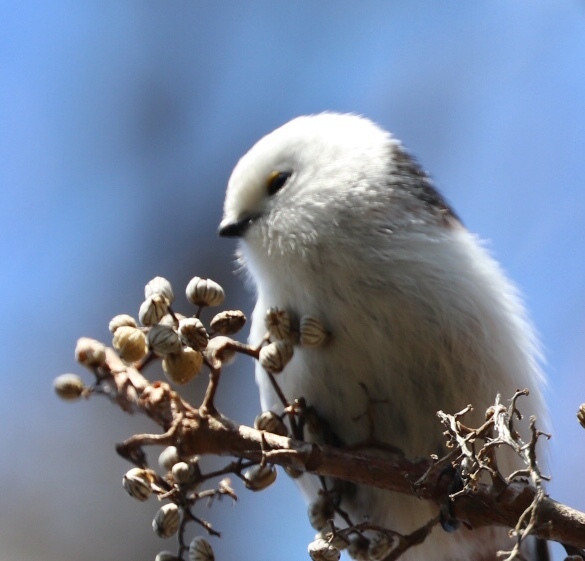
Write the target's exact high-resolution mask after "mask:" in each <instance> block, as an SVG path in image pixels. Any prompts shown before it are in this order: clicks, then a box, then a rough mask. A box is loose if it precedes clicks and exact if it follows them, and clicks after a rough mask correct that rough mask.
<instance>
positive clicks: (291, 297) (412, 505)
mask: <svg viewBox="0 0 585 561" xmlns="http://www.w3.org/2000/svg"><path fill="white" fill-rule="evenodd" d="M224 211H225V213H224V219H223V221H222V224H221V227H220V233H221V234H222V235H226V236H237V237H240V238H241V246H240V249H241V258H242V259H243V262H244V263H245V265H246V267H247V270H248V271H249V274H250V276H251V278H252V279H253V281H254V283H255V286H256V289H257V297H258V301H257V305H256V308H255V310H254V314H253V321H252V328H251V334H250V340H251V342H252V343H256V342H258V341H259V340H260V338H261V337H262V336H263V335H264V333H265V326H264V314H265V312H266V310H267V309H268V308H269V307H271V306H275V307H278V308H283V309H286V310H288V311H289V312H290V313H291V314H293V315H294V316H296V317H297V318H299V317H301V316H303V315H311V316H314V317H317V318H319V320H320V321H321V322H323V324H324V325H325V327H326V328H327V329H328V330H329V331H330V332H331V333H332V339H331V341H330V342H329V343H328V344H327V345H325V346H323V347H318V348H300V347H297V348H295V353H294V357H293V359H292V361H291V362H290V363H289V364H288V365H287V366H286V368H285V370H284V372H283V373H282V374H281V375H279V378H278V381H279V383H280V385H281V388H282V390H283V392H284V394H285V395H286V396H287V397H288V399H290V400H292V399H294V398H297V397H300V396H302V397H304V398H305V399H306V400H307V403H308V404H310V405H313V406H315V407H316V409H317V411H318V413H319V414H320V415H321V416H322V417H323V418H324V419H326V420H327V422H328V423H329V424H330V426H331V428H332V429H333V431H334V432H335V433H336V435H337V436H338V437H339V438H340V439H341V440H342V441H343V442H344V443H345V444H356V443H360V442H363V441H365V440H366V439H367V438H369V437H371V436H373V437H375V438H376V439H378V440H380V441H384V442H386V443H388V444H391V445H393V446H397V447H399V448H401V449H402V450H403V451H404V452H405V454H406V455H407V457H412V458H414V457H416V456H428V455H429V454H432V453H438V452H440V451H441V449H442V447H443V443H444V437H443V436H442V434H441V433H442V429H441V426H440V424H439V422H438V420H437V418H436V416H435V412H436V411H437V410H439V409H442V410H444V411H446V412H455V411H459V410H460V409H462V408H463V407H465V406H466V405H467V404H468V403H472V404H473V405H474V408H475V413H474V417H473V416H472V417H471V418H470V419H469V423H471V424H472V423H473V422H475V423H477V424H479V423H480V422H481V420H482V419H483V415H484V412H485V409H486V408H487V407H488V406H489V405H490V404H492V403H493V402H494V400H495V396H496V394H497V393H500V394H502V396H503V397H504V398H508V397H511V396H512V395H513V393H514V392H515V390H516V389H518V388H524V387H528V388H529V389H530V390H531V399H530V401H529V402H528V403H529V404H530V405H529V407H530V409H531V411H530V412H533V413H537V414H540V413H542V412H543V411H544V406H543V403H542V397H541V393H540V386H541V382H542V375H541V371H540V369H539V365H538V359H539V357H538V348H537V344H536V340H535V337H534V333H533V330H532V328H531V326H530V324H529V323H528V321H527V319H526V315H525V312H524V309H523V306H522V304H521V301H520V299H519V297H518V294H517V291H516V289H515V288H514V286H513V285H512V284H511V283H510V282H509V281H508V279H507V278H506V276H505V275H504V273H503V272H502V270H501V268H500V267H499V265H498V264H497V263H496V261H494V260H493V259H492V258H491V257H490V256H489V254H488V253H487V251H486V250H485V249H484V247H483V246H482V245H481V243H480V242H479V240H478V239H477V238H476V237H475V236H474V235H472V234H471V233H469V232H468V231H467V230H466V229H465V228H464V227H463V225H462V224H461V222H460V221H459V219H458V218H457V216H456V215H455V213H454V212H453V211H452V210H451V208H450V207H449V205H448V204H447V203H446V202H445V201H444V200H443V198H442V197H441V195H440V194H439V193H438V192H437V191H436V190H435V189H434V188H433V186H432V184H431V181H430V179H429V178H428V177H427V176H426V175H425V174H424V173H423V172H422V171H421V169H420V168H419V166H418V165H417V164H416V162H415V161H414V160H413V159H412V158H411V157H410V156H409V155H408V154H407V153H406V152H405V151H404V149H403V148H402V147H401V145H400V143H399V142H398V141H396V140H395V139H394V138H393V137H392V136H391V135H390V134H389V133H387V132H385V131H383V130H382V129H380V128H379V127H378V126H377V125H375V124H374V123H372V122H371V121H368V120H367V119H364V118H361V117H357V116H353V115H339V114H333V113H326V114H320V115H315V116H308V117H299V118H297V119H294V120H293V121H291V122H289V123H287V124H285V125H284V126H282V127H281V128H279V129H277V130H275V131H274V132H272V133H271V134H269V135H267V136H266V137H264V138H263V139H261V140H260V141H259V142H258V143H257V144H256V145H255V146H254V147H253V148H252V149H251V150H250V151H249V152H248V153H247V154H246V155H245V156H244V157H243V158H242V159H241V160H240V161H239V162H238V164H237V166H236V168H235V169H234V171H233V174H232V176H231V178H230V181H229V185H228V190H227V195H226V201H225V209H224ZM256 377H257V382H258V385H259V387H260V397H261V402H262V408H263V410H267V409H272V410H274V411H279V410H281V405H280V402H279V401H278V399H277V398H276V396H275V394H274V392H273V390H272V388H271V386H270V384H269V382H268V380H267V378H266V374H265V373H264V372H263V370H262V369H261V367H259V366H258V367H257V371H256ZM364 388H365V389H364ZM366 411H370V413H371V416H372V418H373V421H374V424H373V426H374V434H373V435H371V434H370V426H369V423H368V417H367V415H364V413H366ZM505 463H506V462H504V464H505ZM508 463H509V464H510V465H508V466H506V465H503V466H502V467H503V468H504V469H505V468H510V469H511V468H512V467H513V465H514V461H511V462H508ZM301 487H302V488H303V490H304V492H305V494H306V495H308V497H309V498H314V497H315V496H316V492H317V489H318V485H317V482H316V479H315V478H313V477H311V476H303V478H302V479H301ZM341 507H342V508H343V509H345V510H346V511H347V512H349V514H350V516H351V518H352V521H353V522H354V523H358V522H362V521H364V520H369V521H371V522H375V523H376V524H380V525H384V526H386V527H388V528H391V529H395V530H397V531H401V532H411V531H412V530H414V529H415V528H416V527H418V526H420V525H422V524H423V523H425V522H426V521H427V520H428V519H429V518H430V517H431V516H432V515H433V514H434V513H435V507H434V506H432V505H430V504H427V503H425V502H422V501H419V500H417V499H413V498H409V497H405V496H401V495H397V494H393V493H389V492H384V491H380V490H377V489H373V488H365V487H359V488H358V491H357V493H355V494H348V495H347V496H346V497H344V498H343V501H342V504H341ZM505 536H506V532H505V531H494V530H481V531H474V532H470V531H468V530H458V531H457V532H455V533H453V534H447V533H446V532H444V531H442V530H441V529H440V528H437V529H435V530H434V531H433V533H432V534H431V536H430V537H429V538H428V539H427V540H426V541H425V543H424V544H423V545H421V546H418V547H416V548H413V549H412V550H410V551H409V552H407V553H406V554H405V555H404V557H403V559H405V560H418V559H428V560H430V559H432V560H435V561H441V560H450V561H456V560H463V559H477V560H479V559H486V560H487V559H492V558H495V557H494V555H493V552H495V551H496V550H497V549H499V548H505V547H508V546H509V545H510V544H509V542H508V540H507V539H506V537H505Z"/></svg>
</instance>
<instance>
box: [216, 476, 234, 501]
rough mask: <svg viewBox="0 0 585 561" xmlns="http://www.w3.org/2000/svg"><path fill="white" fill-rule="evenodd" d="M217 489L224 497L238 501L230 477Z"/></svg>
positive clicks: (221, 482)
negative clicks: (227, 496)
mask: <svg viewBox="0 0 585 561" xmlns="http://www.w3.org/2000/svg"><path fill="white" fill-rule="evenodd" d="M217 489H218V490H219V491H220V492H221V493H222V494H224V495H229V496H230V497H231V498H232V499H234V501H237V500H238V497H237V496H236V492H235V491H234V489H233V488H232V481H231V479H230V478H229V477H224V478H223V479H222V480H221V481H220V482H219V483H218V485H217Z"/></svg>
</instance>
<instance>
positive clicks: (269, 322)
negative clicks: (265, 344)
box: [264, 308, 290, 341]
mask: <svg viewBox="0 0 585 561" xmlns="http://www.w3.org/2000/svg"><path fill="white" fill-rule="evenodd" d="M264 323H265V325H266V331H268V333H269V334H270V336H271V337H272V338H274V339H277V340H279V341H282V340H284V339H288V337H289V335H290V315H289V314H288V312H287V311H286V310H280V309H279V308H268V310H266V315H265V316H264Z"/></svg>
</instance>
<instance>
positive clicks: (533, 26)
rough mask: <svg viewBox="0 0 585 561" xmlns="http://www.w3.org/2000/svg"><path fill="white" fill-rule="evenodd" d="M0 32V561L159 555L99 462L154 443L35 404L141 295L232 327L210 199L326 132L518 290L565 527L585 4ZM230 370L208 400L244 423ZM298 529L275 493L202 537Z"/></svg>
mask: <svg viewBox="0 0 585 561" xmlns="http://www.w3.org/2000/svg"><path fill="white" fill-rule="evenodd" d="M0 20H1V21H2V22H3V25H2V30H1V31H0V223H1V225H2V226H1V228H2V235H1V236H0V260H1V261H0V262H1V263H2V274H1V275H0V289H1V290H2V294H3V295H4V297H3V299H2V304H1V309H2V310H3V312H4V317H5V322H4V324H3V325H2V326H1V327H0V330H1V334H0V349H1V350H2V356H3V358H4V373H3V378H2V379H3V380H4V383H5V389H4V391H3V392H2V397H0V417H1V420H2V422H3V426H4V427H6V428H5V430H4V431H3V433H4V434H3V435H2V436H1V437H0V438H1V442H2V445H3V448H4V450H5V451H6V450H8V453H5V454H4V458H5V461H4V462H1V463H0V470H1V475H2V477H1V479H0V480H1V481H3V484H2V496H3V504H4V510H5V512H10V513H11V514H10V515H9V516H7V517H3V521H2V524H1V525H0V542H1V543H2V548H1V550H0V560H4V559H6V560H8V559H24V558H28V557H30V558H33V557H34V558H43V559H45V560H52V559H61V560H62V559H74V558H79V557H80V556H82V557H83V558H84V559H86V560H88V561H93V560H94V559H95V560H97V559H103V558H105V557H112V558H119V559H121V558H124V559H136V560H138V559H145V558H146V559H148V558H149V556H150V558H154V555H155V553H156V551H158V549H164V548H168V547H169V544H167V543H163V542H162V541H161V540H158V539H156V538H154V537H153V536H152V532H151V530H150V519H151V517H152V515H153V513H154V510H156V505H154V503H153V504H149V505H139V504H135V503H134V502H133V501H131V500H130V499H129V498H128V497H127V496H126V495H125V494H124V492H123V490H122V488H121V485H120V482H121V477H122V474H123V473H124V471H125V469H126V465H125V464H124V462H123V461H122V460H119V459H118V458H116V457H115V455H114V451H113V443H114V442H115V441H118V440H121V439H123V438H125V437H126V436H129V435H130V434H131V432H132V431H142V430H149V428H150V427H149V426H148V425H146V426H145V421H144V420H141V419H128V418H126V417H125V416H123V415H122V414H121V413H118V412H117V411H115V410H114V409H113V408H112V407H111V406H110V405H109V404H108V403H105V402H100V401H99V400H96V401H94V402H90V403H88V404H74V405H67V404H63V403H61V402H59V401H57V400H56V398H54V396H53V395H52V391H51V380H52V378H53V377H54V376H55V375H57V374H59V373H61V372H65V371H72V370H73V371H79V369H78V368H77V366H76V365H75V364H74V361H73V348H74V345H75V340H76V339H77V337H79V336H81V335H89V336H94V337H97V338H100V339H102V340H105V341H107V340H108V332H107V322H108V321H109V319H110V318H111V317H112V316H113V315H115V314H117V313H120V312H129V313H133V314H136V313H137V310H138V306H139V304H140V300H141V296H142V289H143V285H144V283H145V282H147V281H148V280H149V279H150V278H152V277H153V276H155V275H158V274H160V275H164V276H166V277H168V278H169V279H170V280H171V281H172V282H173V283H174V284H175V287H176V292H182V287H183V286H185V285H186V283H187V281H188V280H189V278H190V277H191V276H193V275H195V274H200V275H206V276H212V277H214V278H216V280H218V281H220V282H221V283H222V284H224V285H225V287H226V289H227V290H228V302H227V304H228V305H229V306H230V307H231V306H233V307H242V309H244V310H245V311H246V312H249V311H250V309H251V307H252V300H251V295H250V294H248V293H247V292H246V291H245V290H244V289H243V287H242V283H241V279H238V278H237V277H235V276H233V275H232V272H231V271H232V270H233V268H234V266H233V260H232V254H233V250H234V246H233V244H232V242H230V241H226V240H219V239H217V237H216V233H215V232H216V226H217V223H218V222H219V219H220V217H221V205H222V199H223V193H224V189H225V183H226V181H227V178H228V177H229V174H230V171H231V169H232V167H233V165H234V164H235V162H236V161H237V159H238V158H239V156H241V155H242V154H243V153H244V152H245V151H246V150H247V149H248V148H249V147H250V146H251V144H252V143H253V142H255V141H256V140H257V139H258V138H259V137H260V136H262V135H263V134H265V133H266V132H269V131H270V130H272V129H273V128H275V127H276V126H278V125H280V124H282V123H284V122H285V121H287V120H288V119H290V118H292V117H294V116H296V115H299V114H303V113H314V112H319V111H323V110H337V111H350V112H355V113H361V114H364V115H366V116H368V117H370V118H372V119H374V120H376V121H377V122H379V123H380V124H381V125H383V126H384V127H385V128H388V129H390V130H391V131H393V132H394V134H395V135H396V136H397V137H398V138H400V139H402V140H403V142H404V143H405V145H406V146H407V148H409V149H410V150H411V152H413V153H414V154H415V155H416V156H417V157H418V159H419V160H420V161H421V162H422V164H423V165H424V167H425V168H426V169H428V170H429V172H430V173H431V174H432V176H433V177H434V178H435V180H436V183H437V185H438V186H439V187H440V188H441V189H442V191H443V192H444V193H445V195H446V196H447V198H448V199H449V200H450V201H451V203H452V204H453V206H454V207H455V209H456V210H457V212H458V213H459V214H460V215H461V216H462V218H463V220H464V222H465V223H466V224H467V226H468V227H469V228H470V229H472V230H473V231H475V232H477V233H478V234H479V235H480V236H482V237H483V238H484V239H486V240H488V244H489V247H490V248H491V250H492V251H493V253H494V254H495V255H496V256H497V258H498V259H499V260H500V261H501V262H502V263H503V265H504V268H505V269H506V270H507V271H508V272H509V274H510V276H511V277H512V278H513V279H514V280H515V281H516V283H517V284H518V285H519V287H520V288H521V290H522V292H523V294H524V295H525V299H526V302H527V306H528V308H529V310H530V313H531V316H532V318H533V319H534V322H535V324H536V326H537V328H538V331H539V333H540V334H541V337H542V340H543V344H544V347H545V353H546V357H547V367H546V369H547V372H548V376H549V388H548V392H547V398H548V402H549V404H550V417H551V423H552V429H553V433H554V438H553V442H552V445H551V447H552V454H551V456H552V460H551V472H552V475H553V482H552V484H551V486H550V488H551V494H552V495H553V497H554V498H556V499H558V500H561V501H565V502H567V503H569V504H570V505H572V506H576V507H579V508H581V509H582V510H584V509H585V491H583V488H584V487H583V483H582V479H581V478H580V476H579V473H580V472H581V471H582V470H580V469H579V466H581V465H583V461H584V459H585V453H584V450H585V432H584V431H583V429H581V428H580V427H579V426H578V425H577V423H576V422H575V413H576V410H577V407H578V405H579V404H580V403H581V402H584V401H585V376H583V371H584V367H585V351H584V349H585V296H584V293H583V292H584V291H583V287H584V286H585V252H584V245H585V244H584V240H585V219H584V216H585V194H584V188H583V187H584V186H585V157H584V153H585V71H584V69H585V4H583V3H582V2H578V1H576V0H575V1H568V0H550V1H549V0H539V1H534V0H517V1H514V2H509V1H503V0H502V1H487V0H475V1H474V2H468V1H463V0H461V1H454V0H447V1H445V2H441V3H437V2H433V1H431V0H410V1H406V0H403V1H395V2H385V1H384V2H382V1H379V2H369V3H367V4H364V3H358V2H350V1H347V2H346V1H343V2H338V1H332V0H324V1H321V2H309V1H308V0H299V1H297V2H294V3H293V2H274V1H268V0H265V1H264V0H258V1H254V2H247V3H244V2H240V3H236V2H227V1H223V2H211V1H205V2H204V1H194V0H192V1H182V2H177V1H172V2H165V3H162V2H155V1H154V0H142V1H138V0H136V1H125V2H118V1H104V2H91V1H83V2H72V1H69V2H68V1H55V2H51V3H44V2H33V1H29V2H27V1H24V2H18V3H8V2H3V3H0ZM234 368H235V367H234ZM238 368H239V369H240V370H242V371H243V373H242V374H240V372H238V373H237V375H236V370H238V369H237V368H235V370H234V375H233V376H230V375H229V373H228V374H227V375H226V376H225V383H224V384H223V386H222V391H223V392H225V393H223V394H222V396H221V399H222V400H223V402H224V404H223V405H224V408H225V412H226V413H227V414H230V415H232V416H233V417H235V418H236V419H238V420H239V421H242V422H251V419H252V418H253V416H254V414H255V411H256V408H257V396H256V390H255V387H254V384H253V380H252V374H251V369H250V364H249V363H247V362H246V361H244V360H241V359H240V360H239V366H238ZM192 391H193V395H194V396H195V397H194V399H196V396H197V395H198V394H197V392H198V391H200V388H198V389H195V390H192ZM304 511H305V507H304V505H303V503H302V501H301V499H300V497H299V495H298V494H297V493H296V489H295V488H294V486H293V485H292V484H291V483H290V482H288V481H286V479H285V478H284V477H280V478H279V482H278V485H277V486H276V487H275V488H273V489H270V490H268V491H266V493H262V494H258V495H253V496H252V495H250V494H246V493H243V492H242V493H241V500H240V502H239V503H238V504H237V505H236V507H235V508H232V507H231V506H229V505H228V504H227V503H226V504H218V505H215V506H214V508H213V509H212V511H210V512H209V513H204V514H205V516H207V515H208V514H209V516H210V517H211V518H213V520H214V522H215V523H216V525H217V526H218V527H219V529H221V530H223V534H224V538H223V539H222V540H221V541H220V542H217V543H216V544H214V545H215V547H216V550H217V552H218V558H223V559H230V558H235V557H236V555H237V556H238V557H240V558H241V557H242V556H243V557H244V558H248V557H249V558H261V559H263V558H268V557H269V556H270V557H273V556H274V555H273V552H274V551H275V549H276V551H277V552H278V557H279V558H280V559H283V560H285V561H286V560H288V559H291V560H292V559H295V560H296V559H300V558H304V557H303V555H305V551H306V543H308V541H310V540H311V538H312V530H311V529H310V527H309V526H308V524H307V522H306V519H305V514H304ZM5 518H6V519H5ZM259 535H262V536H263V537H262V539H260V540H258V539H257V538H258V536H259ZM557 555H558V556H560V553H559V552H557ZM559 558H560V557H559Z"/></svg>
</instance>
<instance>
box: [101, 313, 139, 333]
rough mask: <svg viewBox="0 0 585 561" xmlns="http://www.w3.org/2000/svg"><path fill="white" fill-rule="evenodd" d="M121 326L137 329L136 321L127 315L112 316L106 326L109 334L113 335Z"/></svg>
mask: <svg viewBox="0 0 585 561" xmlns="http://www.w3.org/2000/svg"><path fill="white" fill-rule="evenodd" d="M123 325H129V326H130V327H138V324H137V323H136V320H135V319H134V318H133V317H132V316H129V315H128V314H118V315H117V316H114V317H113V318H112V319H111V320H110V323H109V324H108V329H109V330H110V333H111V334H112V335H113V334H114V333H115V332H116V329H118V327H122V326H123Z"/></svg>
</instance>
